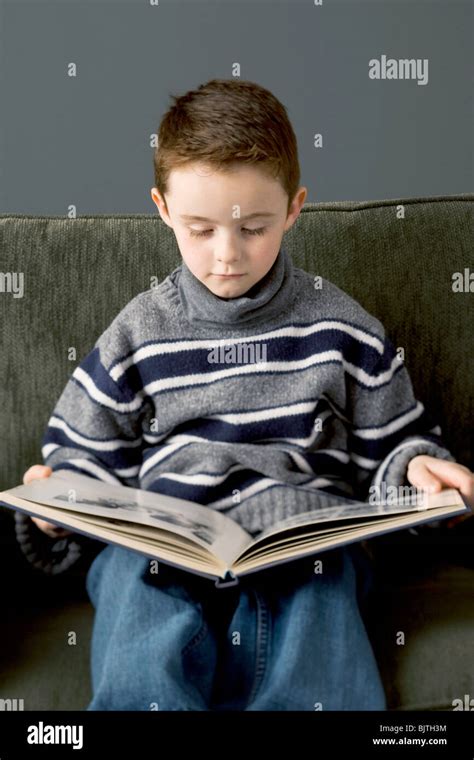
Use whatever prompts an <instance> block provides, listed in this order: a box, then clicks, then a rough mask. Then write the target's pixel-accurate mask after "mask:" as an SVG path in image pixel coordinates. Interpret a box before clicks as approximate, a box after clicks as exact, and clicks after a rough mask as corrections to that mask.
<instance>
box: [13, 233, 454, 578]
mask: <svg viewBox="0 0 474 760" xmlns="http://www.w3.org/2000/svg"><path fill="white" fill-rule="evenodd" d="M440 434H441V430H440V428H439V426H437V425H436V424H435V422H434V421H433V420H432V419H431V418H430V415H429V414H428V412H427V410H426V409H425V408H424V406H423V404H421V403H420V402H419V401H417V399H416V398H415V397H414V394H413V388H412V385H411V382H410V378H409V375H408V373H407V370H406V368H405V366H404V365H403V363H402V362H401V361H400V360H399V358H398V356H397V353H396V350H395V347H394V346H393V344H392V343H391V341H390V340H389V338H388V337H387V336H386V334H385V330H384V328H383V325H382V324H381V322H380V321H379V320H377V319H376V318H375V317H374V316H372V315H370V314H369V313H367V312H366V311H365V310H364V309H363V308H362V306H361V305H360V304H359V303H357V302H356V301H355V300H354V299H352V298H351V297H350V296H349V295H348V294H346V293H345V292H344V291H342V290H341V289H340V288H338V287H337V286H336V285H334V284H333V283H331V282H330V281H328V280H326V279H324V278H322V279H320V280H319V282H317V281H316V280H315V278H313V277H312V276H311V275H310V274H309V273H307V272H305V271H304V270H302V269H299V268H297V267H295V266H294V264H293V262H292V260H291V256H290V255H289V253H288V252H287V251H286V249H285V248H284V247H281V248H280V251H279V254H278V256H277V259H276V260H275V263H274V265H273V267H272V268H271V269H270V271H269V272H268V273H267V274H266V275H265V277H263V278H262V279H261V280H260V281H259V282H258V283H257V284H256V285H254V286H253V287H252V288H251V289H250V290H249V291H247V293H246V294H245V295H244V296H241V297H238V298H234V299H225V298H220V297H218V296H216V295H214V294H213V293H212V292H211V291H210V290H209V289H208V288H207V287H206V286H205V285H204V284H203V283H201V282H200V281H199V280H198V279H197V278H196V277H195V276H194V275H193V274H192V272H191V271H190V270H189V269H188V267H187V266H186V264H185V263H184V262H183V263H182V264H181V265H180V266H179V267H177V268H176V269H175V270H174V271H173V272H172V273H171V274H170V275H168V277H166V279H165V280H164V281H163V282H161V283H160V284H159V286H158V287H156V288H151V289H150V290H147V291H145V292H142V293H139V294H138V295H137V296H135V297H134V298H133V299H132V300H131V301H130V302H129V303H128V304H127V305H126V306H125V307H124V308H123V309H122V310H121V311H120V313H119V314H118V315H117V316H116V317H115V319H114V320H113V321H112V323H111V324H110V325H109V327H108V328H107V329H106V330H105V332H104V333H103V334H102V335H101V336H100V337H99V338H98V340H97V341H96V343H95V345H94V347H93V348H92V350H91V351H90V353H89V354H88V355H87V356H86V357H85V358H84V359H83V360H82V361H81V362H80V364H79V365H78V366H77V367H76V369H75V370H74V372H73V373H72V376H71V378H70V380H69V381H68V383H67V385H66V387H65V389H64V390H63V392H62V394H61V396H60V398H59V400H58V402H57V404H56V407H55V409H54V411H53V413H52V415H51V418H50V419H49V422H48V425H47V429H46V431H45V434H44V437H43V441H42V444H43V446H42V455H43V460H44V463H45V464H47V465H49V466H50V467H51V468H52V469H53V470H65V469H66V470H72V471H75V472H80V473H84V474H86V475H89V476H91V477H94V478H98V479H99V480H103V481H106V482H108V483H116V484H123V485H128V486H133V487H139V488H143V489H146V490H149V491H155V492H159V493H163V494H169V495H172V496H178V497H182V498H184V499H189V500H191V501H195V502H199V503H200V504H204V505H207V506H208V507H209V508H210V509H216V510H219V511H221V512H223V513H224V514H227V515H228V516H229V517H231V518H232V519H234V520H236V521H237V522H238V523H240V524H241V525H242V526H243V527H244V528H245V529H246V530H248V531H249V532H250V533H251V534H252V535H256V534H258V533H259V532H260V531H261V530H263V529H265V528H267V527H269V526H271V525H272V524H273V523H275V522H276V521H277V520H280V519H282V518H285V517H289V516H291V515H294V514H297V513H299V512H302V511H306V510H308V509H317V508H318V506H321V505H324V504H326V503H327V501H328V499H329V497H330V496H332V497H333V499H332V500H334V496H336V497H338V498H339V499H340V500H342V499H343V498H344V497H349V498H354V497H355V498H359V499H366V498H367V496H368V494H369V488H370V487H371V486H372V487H374V486H378V487H380V488H382V487H383V484H385V486H389V485H390V486H393V485H395V486H398V485H408V481H407V479H406V469H407V466H408V463H409V461H410V460H411V459H412V458H413V457H414V456H416V455H418V454H430V455H432V456H436V457H440V458H443V459H448V460H451V461H453V460H454V458H453V457H452V455H451V454H450V452H449V451H448V450H447V449H446V448H445V447H444V446H443V444H442V441H441V439H440ZM15 519H16V521H17V535H18V537H19V540H20V542H22V544H23V545H27V547H28V552H25V553H27V555H28V558H29V559H30V561H32V562H33V563H36V564H37V566H38V567H41V568H42V569H43V570H45V571H46V572H61V571H62V570H64V569H66V568H67V567H69V566H70V565H71V564H73V563H74V562H75V561H76V559H77V558H78V557H79V556H80V554H81V551H80V549H81V545H82V544H81V541H82V542H83V541H84V537H81V536H77V537H76V536H74V537H69V538H67V539H62V540H61V541H60V542H58V541H57V539H50V538H47V537H46V542H49V544H48V545H49V546H50V547H51V546H52V542H55V543H56V545H59V546H60V548H61V549H62V550H63V555H64V556H63V555H62V554H61V552H59V555H58V556H60V557H61V562H59V561H58V562H56V563H54V562H53V563H51V561H50V558H48V557H46V558H45V554H44V547H43V554H42V556H41V558H40V559H39V558H38V553H37V551H35V539H36V540H39V537H38V535H36V534H37V533H39V531H38V530H37V529H36V527H35V526H34V525H33V523H32V522H31V520H29V518H27V517H26V516H25V515H22V514H21V513H18V512H16V513H15ZM35 531H36V533H35ZM42 540H43V544H44V543H45V538H44V537H43V539H42ZM71 547H72V549H71ZM56 548H57V546H56ZM51 568H54V569H51Z"/></svg>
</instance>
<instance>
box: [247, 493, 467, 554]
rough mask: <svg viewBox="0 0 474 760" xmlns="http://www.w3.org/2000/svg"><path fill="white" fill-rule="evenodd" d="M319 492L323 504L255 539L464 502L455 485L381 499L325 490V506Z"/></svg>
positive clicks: (316, 500)
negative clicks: (344, 496) (345, 496)
mask: <svg viewBox="0 0 474 760" xmlns="http://www.w3.org/2000/svg"><path fill="white" fill-rule="evenodd" d="M320 494H321V492H317V493H315V503H316V504H322V505H323V506H320V507H319V508H318V507H315V509H314V510H310V511H306V512H301V513H300V514H299V515H294V516H293V517H288V518H286V519H285V520H280V521H279V522H277V523H276V524H275V525H273V526H272V527H271V528H268V529H267V530H266V531H264V532H262V533H260V534H259V535H258V536H257V538H256V542H257V541H262V540H265V539H267V538H268V537H269V536H272V535H275V534H277V533H281V532H283V531H286V530H290V529H291V528H295V527H298V526H301V525H318V526H319V525H320V524H323V523H325V522H328V521H333V520H347V521H350V520H357V519H358V518H361V517H372V516H373V517H377V518H384V517H389V516H392V515H395V514H397V513H416V512H420V511H425V510H429V509H435V508H437V507H444V506H452V505H456V504H459V506H460V507H462V506H463V504H464V502H463V500H462V498H461V496H460V494H459V492H458V491H457V490H456V489H454V488H445V489H443V490H442V491H440V492H439V493H433V494H430V493H427V492H426V491H418V492H417V493H415V494H414V496H413V497H411V496H410V497H408V498H404V499H403V498H402V499H398V500H395V499H394V500H388V501H378V502H367V501H356V500H355V499H354V500H350V499H345V500H341V499H340V497H338V496H334V495H333V494H323V496H325V497H327V499H328V500H329V501H332V502H333V503H332V504H330V505H329V506H324V504H325V501H324V500H322V498H321V496H320ZM341 502H342V503H341ZM433 519H434V518H433Z"/></svg>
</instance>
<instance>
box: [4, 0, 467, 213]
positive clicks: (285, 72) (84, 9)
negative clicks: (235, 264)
mask: <svg viewBox="0 0 474 760" xmlns="http://www.w3.org/2000/svg"><path fill="white" fill-rule="evenodd" d="M473 22H474V3H473V2H472V1H471V0H470V1H469V2H467V0H466V1H465V2H463V1H462V0H449V2H448V1H447V0H442V1H441V2H437V1H436V0H423V1H420V0H418V1H416V0H378V1H377V2H375V1H372V2H359V1H354V2H342V1H341V0H323V5H322V6H320V7H319V6H315V5H314V0H305V1H304V2H303V1H301V0H297V1H294V0H293V1H292V2H290V0H286V1H285V0H284V1H282V2H278V0H265V1H264V0H260V1H258V0H255V1H254V2H248V1H243V0H239V1H234V0H220V1H219V2H201V1H200V0H195V1H194V2H181V0H159V4H158V5H157V6H155V5H150V0H135V1H134V2H132V0H128V1H126V0H93V1H92V0H62V2H59V1H57V2H46V1H44V0H34V2H25V1H24V0H0V108H1V121H0V157H1V166H0V212H2V213H10V212H12V213H30V214H61V215H62V214H65V213H67V207H68V206H69V205H70V204H73V205H75V206H76V207H77V213H78V214H87V213H127V212H132V213H151V212H154V211H155V210H156V209H155V206H154V205H153V203H152V201H151V198H150V192H149V191H150V187H151V186H152V185H153V171H152V149H151V148H150V144H149V140H150V134H152V133H154V132H156V131H157V128H158V123H159V120H160V118H161V115H162V114H163V113H164V111H165V110H166V109H167V107H168V106H169V104H170V100H169V97H168V93H170V92H171V93H174V94H181V93H184V92H185V91H186V90H188V89H190V88H194V87H196V86H197V85H199V84H200V83H202V82H206V81H208V80H209V79H212V78H214V77H223V78H227V77H230V76H232V64H233V63H235V62H238V63H239V64H240V66H241V78H242V79H250V80H252V81H255V82H259V83H261V84H263V85H264V86H265V87H268V88H269V89H270V90H272V92H274V93H275V95H276V96H277V97H278V98H280V100H281V101H282V102H283V103H284V104H285V105H286V107H287V108H288V111H289V114H290V118H291V119H292V123H293V125H294V128H295V131H296V134H297V137H298V144H299V151H300V162H301V170H302V183H303V184H305V185H306V186H307V187H308V191H309V193H308V199H307V200H308V201H310V202H316V201H328V200H373V199H387V198H398V197H405V196H429V195H444V194H456V193H465V192H472V191H473V189H474V182H473V178H474V158H473V134H474V94H473V86H472V81H473V73H474V53H473V48H474V46H473V36H472V30H473ZM382 55H385V56H387V58H394V59H396V60H400V59H411V58H413V59H420V60H421V61H422V60H423V59H428V83H427V84H425V85H423V84H418V83H417V81H416V80H415V79H384V80H382V79H380V80H375V79H370V78H369V60H370V59H373V58H377V59H379V60H380V58H381V56H382ZM70 62H74V63H75V64H76V65H77V76H76V77H75V78H71V77H69V76H68V74H67V65H68V64H69V63H70ZM315 133H321V134H322V135H323V148H319V149H316V148H314V146H313V135H314V134H315Z"/></svg>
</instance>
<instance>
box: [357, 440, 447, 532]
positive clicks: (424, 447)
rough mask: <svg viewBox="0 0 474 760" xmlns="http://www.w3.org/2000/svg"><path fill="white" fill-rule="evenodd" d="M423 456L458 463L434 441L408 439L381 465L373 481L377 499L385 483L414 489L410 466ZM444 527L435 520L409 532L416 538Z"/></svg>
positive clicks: (439, 521) (372, 489) (409, 529)
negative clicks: (408, 476) (408, 474)
mask: <svg viewBox="0 0 474 760" xmlns="http://www.w3.org/2000/svg"><path fill="white" fill-rule="evenodd" d="M422 454H427V455H428V456H431V457H436V458H437V459H445V460H446V461H448V462H455V461H456V459H455V458H454V457H453V455H452V454H451V452H450V451H448V449H445V448H444V447H443V446H440V445H438V444H437V443H434V442H433V441H430V440H427V439H424V438H420V437H416V438H415V437H413V438H408V439H407V440H405V441H403V443H402V444H400V445H399V446H397V447H396V448H395V449H394V450H393V451H392V452H390V454H389V455H388V457H386V458H385V459H384V461H383V462H382V463H381V465H380V466H379V468H378V470H377V472H376V474H375V477H374V478H373V480H372V485H371V487H370V490H371V491H374V490H375V493H376V494H377V498H380V495H381V492H382V491H383V486H382V483H385V484H386V486H387V487H388V486H396V487H399V486H408V487H412V488H413V486H412V484H411V483H410V481H409V480H408V478H407V470H408V465H409V464H410V462H411V460H412V459H413V458H414V457H417V456H420V455H422ZM442 526H443V520H433V521H431V522H429V523H424V524H422V525H417V526H416V527H411V528H408V532H409V533H412V534H413V535H415V536H420V535H424V534H426V533H429V532H431V531H433V530H438V529H439V528H441V527H442Z"/></svg>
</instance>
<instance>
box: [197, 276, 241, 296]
mask: <svg viewBox="0 0 474 760" xmlns="http://www.w3.org/2000/svg"><path fill="white" fill-rule="evenodd" d="M211 279H212V278H211ZM240 279H242V280H243V279H244V278H243V277H242V278H240V277H239V280H240ZM204 284H205V285H206V287H207V289H208V290H210V291H211V293H213V294H214V295H215V296H217V297H218V298H222V299H223V300H225V301H228V300H230V299H232V298H240V297H241V296H244V295H245V294H246V293H248V291H249V290H250V289H251V286H250V287H249V285H248V283H245V284H244V283H243V282H235V283H227V282H225V283H224V282H223V283H222V284H221V285H219V283H216V282H210V281H209V280H208V281H207V282H205V283H204Z"/></svg>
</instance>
